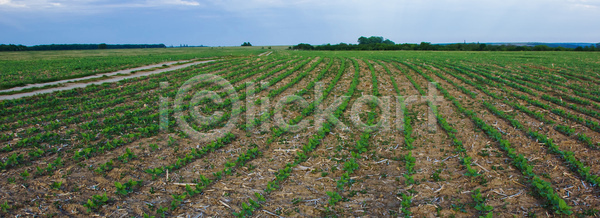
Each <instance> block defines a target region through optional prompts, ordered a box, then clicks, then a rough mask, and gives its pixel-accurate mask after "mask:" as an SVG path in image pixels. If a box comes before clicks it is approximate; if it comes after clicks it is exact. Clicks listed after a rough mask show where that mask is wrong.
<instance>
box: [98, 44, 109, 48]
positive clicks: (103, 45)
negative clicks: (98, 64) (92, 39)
mask: <svg viewBox="0 0 600 218" xmlns="http://www.w3.org/2000/svg"><path fill="white" fill-rule="evenodd" d="M107 47H108V46H106V43H102V44H99V45H98V49H106V48H107Z"/></svg>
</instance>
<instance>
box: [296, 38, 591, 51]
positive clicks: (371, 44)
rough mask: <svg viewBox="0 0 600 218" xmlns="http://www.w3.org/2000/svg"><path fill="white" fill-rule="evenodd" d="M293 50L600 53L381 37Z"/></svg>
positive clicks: (308, 46) (303, 44)
mask: <svg viewBox="0 0 600 218" xmlns="http://www.w3.org/2000/svg"><path fill="white" fill-rule="evenodd" d="M290 49H295V50H329V51H340V50H426V51H600V43H598V44H596V46H594V45H590V46H585V47H581V46H580V47H577V48H574V49H573V48H564V47H556V48H552V47H550V46H547V45H536V46H517V45H488V44H484V43H481V44H480V43H454V44H431V43H429V42H421V43H420V44H411V43H403V44H396V43H394V42H393V41H391V40H389V39H385V40H384V38H383V37H381V36H371V37H369V38H367V37H364V36H361V37H360V38H358V44H346V43H339V44H334V45H332V44H325V45H314V46H313V45H310V44H306V43H300V44H298V45H295V46H292V47H290Z"/></svg>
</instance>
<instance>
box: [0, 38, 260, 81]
mask: <svg viewBox="0 0 600 218" xmlns="http://www.w3.org/2000/svg"><path fill="white" fill-rule="evenodd" d="M247 50H248V49H240V48H168V49H167V48H153V49H109V50H74V51H24V52H2V53H0V75H2V77H1V79H0V90H2V89H9V88H12V87H19V86H24V85H27V84H34V83H46V82H53V81H58V80H64V79H73V78H80V77H85V76H90V75H96V74H100V73H107V72H113V71H118V70H123V69H128V68H134V67H140V66H145V65H150V64H157V63H163V62H169V61H181V60H194V59H199V58H206V57H215V56H240V55H243V54H246V53H248V52H251V53H252V52H253V53H254V54H259V53H261V50H258V49H252V50H248V51H247ZM264 51H266V50H264V49H263V51H262V52H264Z"/></svg>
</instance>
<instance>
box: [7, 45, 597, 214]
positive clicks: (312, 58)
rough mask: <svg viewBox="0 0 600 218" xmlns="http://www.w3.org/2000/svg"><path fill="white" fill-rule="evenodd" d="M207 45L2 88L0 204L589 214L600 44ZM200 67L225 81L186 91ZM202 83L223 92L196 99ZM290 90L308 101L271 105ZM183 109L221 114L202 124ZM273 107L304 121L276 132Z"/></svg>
mask: <svg viewBox="0 0 600 218" xmlns="http://www.w3.org/2000/svg"><path fill="white" fill-rule="evenodd" d="M203 49H204V50H186V51H185V52H183V53H184V54H162V55H160V57H161V58H163V59H164V58H167V57H170V56H174V57H177V58H181V59H187V58H207V59H214V60H216V61H214V62H210V63H205V64H199V65H194V66H190V67H188V68H184V69H179V70H176V71H170V72H165V73H160V74H154V75H150V76H147V77H139V78H133V79H126V80H122V81H119V82H115V83H104V84H102V85H92V86H88V87H86V88H79V89H73V90H68V91H61V92H55V93H51V94H44V95H37V96H32V97H26V98H20V99H14V100H3V101H0V106H1V111H0V159H1V162H0V175H1V177H0V178H2V179H0V199H1V200H0V216H16V215H21V216H38V215H39V216H42V215H45V216H58V217H62V216H73V217H90V216H96V215H97V216H102V217H105V216H106V217H149V216H156V217H161V216H165V217H176V216H182V217H187V216H188V215H189V216H190V217H198V216H221V217H231V216H239V217H251V216H261V217H270V216H281V217H306V216H308V217H325V216H332V217H334V216H338V217H348V216H369V217H392V216H393V217H396V216H405V217H411V216H415V217H423V216H425V217H453V216H454V217H478V216H483V217H510V216H517V217H524V216H527V217H533V216H565V215H566V216H583V217H585V216H598V215H599V212H598V210H597V209H598V208H600V199H599V196H600V195H599V194H600V187H599V186H598V183H600V178H599V177H598V175H599V174H600V166H599V165H598V158H597V157H599V156H600V150H599V149H600V139H599V136H600V74H599V73H600V72H599V70H598V69H600V61H599V60H600V54H598V53H583V52H419V51H394V52H370V51H369V52H367V51H365V52H333V51H330V52H311V51H289V50H278V49H273V50H264V49H233V48H228V49H229V50H228V49H225V50H224V51H219V52H215V51H214V50H208V49H207V48H203ZM142 51H143V50H142ZM167 51H168V50H167ZM271 51H272V53H271V54H270V55H268V56H266V55H263V56H258V54H261V53H264V52H271ZM63 55H64V54H63ZM113 57H114V56H112V55H109V54H107V55H106V56H102V57H101V58H99V59H100V60H104V59H105V58H106V59H111V58H113ZM145 57H146V56H140V57H139V58H138V59H136V58H133V56H132V58H131V59H128V60H130V61H126V62H127V63H125V62H123V63H119V64H114V65H113V64H109V65H106V66H105V65H102V66H100V67H96V68H97V69H98V72H99V71H102V72H108V71H113V70H117V69H120V68H121V67H124V66H128V67H131V66H133V65H135V64H149V63H154V62H153V61H155V60H154V59H152V60H150V59H145ZM79 58H80V59H82V60H84V59H85V60H87V58H88V57H87V55H86V57H77V58H72V59H71V57H69V58H67V57H60V55H59V57H56V59H57V60H59V61H57V62H56V63H54V64H51V65H53V66H52V67H54V68H60V67H61V66H62V65H63V63H65V62H63V61H66V60H68V61H67V62H69V63H70V64H74V63H78V61H77V60H79ZM5 59H6V58H5ZM5 59H2V60H3V63H1V64H0V66H9V65H10V64H11V63H21V60H16V59H15V60H5ZM163 59H161V60H163ZM109 63H110V62H109ZM75 65H76V64H75ZM43 66H44V64H32V65H31V68H30V71H19V72H21V74H19V75H20V76H21V77H20V78H34V77H35V76H34V75H35V74H36V73H34V72H38V71H39V70H40V69H44V67H43ZM75 68H76V67H75ZM92 68H94V67H92ZM0 69H3V70H4V69H6V68H4V67H1V68H0ZM69 69H71V68H69ZM86 69H87V68H86ZM90 69H91V68H90ZM14 72H17V71H14ZM23 72H28V73H23ZM67 72H71V71H70V70H68V71H67ZM89 72H91V71H85V70H84V71H81V72H79V73H77V74H81V75H83V74H86V73H89ZM94 72H95V71H94ZM2 73H3V77H2V78H3V79H5V80H6V81H7V82H4V81H2V85H7V86H10V85H14V84H15V82H16V81H20V80H16V79H15V78H14V77H13V78H11V79H9V78H8V77H4V72H2ZM208 74H214V75H218V76H220V77H222V78H224V79H225V80H227V81H228V82H229V83H231V85H232V87H233V88H234V89H235V93H237V95H235V96H233V97H232V96H230V95H229V94H228V92H227V90H226V89H225V88H224V86H222V85H215V84H211V83H208V82H206V83H204V82H203V83H199V84H195V85H192V86H189V87H190V88H191V89H192V90H191V91H190V92H189V93H187V92H184V93H183V95H180V93H181V91H180V88H181V87H186V86H185V85H184V84H186V82H187V81H189V80H190V79H191V78H194V77H196V76H203V75H208ZM15 75H16V74H15ZM64 75H69V73H66V74H64V73H59V74H53V75H52V76H51V77H56V78H62V77H63V76H64ZM22 81H25V83H29V82H28V81H34V80H26V79H23V80H22ZM200 90H210V91H214V92H215V93H217V94H218V96H219V97H221V98H222V101H215V102H211V101H206V99H205V100H204V101H201V102H200V103H197V102H192V101H191V99H195V98H196V95H195V94H194V92H196V91H200ZM315 90H316V91H315ZM434 92H435V93H437V95H439V98H438V99H437V100H436V99H435V98H431V97H427V96H431V95H433V93H434ZM290 95H297V96H300V97H302V99H304V100H305V101H306V104H304V105H302V104H300V103H288V104H286V105H284V106H283V107H281V108H276V107H275V105H276V103H277V102H278V101H280V99H284V96H290ZM363 96H367V97H363ZM374 97H377V98H378V99H380V100H382V102H385V99H386V98H387V97H389V108H387V109H386V107H385V106H382V107H378V106H376V105H374V104H373V103H372V102H368V101H369V99H373V98H374ZM398 99H401V100H404V99H414V102H410V101H407V102H410V103H407V104H406V105H405V107H401V105H402V104H400V103H399V102H398ZM284 101H288V100H284ZM290 101H291V100H290ZM364 101H367V103H364ZM236 102H238V103H241V104H242V106H241V107H240V108H239V109H232V105H235V103H236ZM190 108H193V109H194V111H199V113H202V114H205V115H210V114H213V113H214V112H215V111H222V113H221V115H218V116H216V117H213V118H214V119H212V120H211V121H210V122H206V123H199V122H196V121H195V118H196V116H197V115H194V112H189V111H188V110H189V109H190ZM388 109H389V110H388ZM430 109H431V110H430ZM179 110H183V116H179V115H178V111H179ZM321 110H323V111H326V112H330V114H331V116H330V117H328V118H327V121H326V122H325V123H324V124H323V125H318V122H317V121H318V120H322V117H321V116H320V115H319V112H320V111H321ZM430 111H431V116H430V115H429V113H430ZM238 114H239V115H240V116H239V119H238V120H237V121H235V122H234V123H232V125H233V128H232V129H231V131H228V132H223V133H221V135H220V136H219V138H218V139H214V140H211V141H210V142H199V140H197V139H195V138H194V137H193V136H192V135H190V134H189V131H187V130H185V129H183V128H182V127H181V122H185V123H189V124H191V125H189V126H190V127H191V129H193V131H195V132H198V133H214V132H215V131H214V130H216V129H221V128H224V127H226V126H227V125H228V124H227V121H228V120H229V118H232V117H236V115H238ZM281 114H283V116H282V117H283V119H284V120H285V122H286V123H287V124H289V125H295V124H299V123H301V122H305V123H307V124H308V126H309V127H307V128H304V129H301V130H299V131H294V132H292V131H291V130H289V131H286V129H285V128H281V127H280V126H281V125H275V121H274V119H278V115H281ZM356 115H358V118H357V117H356ZM178 119H179V120H178ZM358 119H360V121H361V122H362V123H364V124H366V125H375V124H378V123H379V124H386V123H387V124H389V126H390V128H389V130H387V131H386V130H385V128H380V129H378V130H374V131H365V130H363V129H361V127H357V126H355V125H353V122H356V121H357V120H358ZM334 120H338V121H339V122H338V123H336V122H332V121H334ZM341 125H345V127H342V126H341ZM384 126H385V125H384ZM398 127H402V128H398Z"/></svg>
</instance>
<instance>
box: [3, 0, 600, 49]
mask: <svg viewBox="0 0 600 218" xmlns="http://www.w3.org/2000/svg"><path fill="white" fill-rule="evenodd" d="M360 36H383V37H385V38H389V39H390V40H392V41H394V42H396V43H405V42H409V43H418V42H422V41H425V42H433V43H446V42H463V40H466V41H467V42H478V41H479V42H593V43H597V42H600V0H527V1H522V0H489V1H488V0H461V1H459V0H380V1H377V0H371V1H355V0H331V1H329V0H298V1H294V0H134V1H126V0H0V44H24V45H37V44H51V43H55V44H66V43H109V44H126V43H164V44H166V45H167V46H170V45H176V46H177V45H179V44H189V45H201V44H202V45H209V46H219V45H221V46H230V45H240V44H241V43H242V42H245V41H249V42H251V43H252V44H253V45H292V44H298V43H310V44H325V43H332V44H336V43H339V42H345V43H356V40H357V39H358V37H360Z"/></svg>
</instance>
